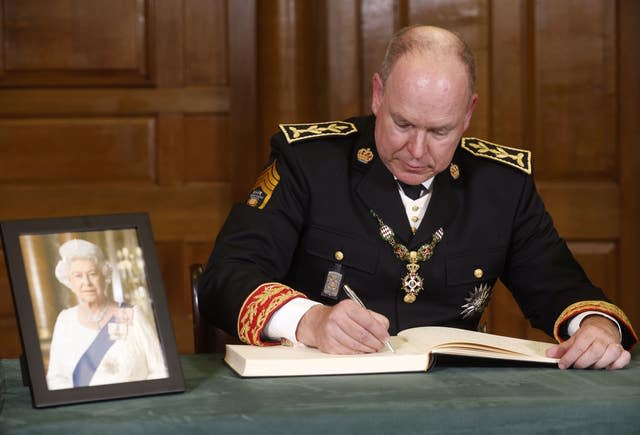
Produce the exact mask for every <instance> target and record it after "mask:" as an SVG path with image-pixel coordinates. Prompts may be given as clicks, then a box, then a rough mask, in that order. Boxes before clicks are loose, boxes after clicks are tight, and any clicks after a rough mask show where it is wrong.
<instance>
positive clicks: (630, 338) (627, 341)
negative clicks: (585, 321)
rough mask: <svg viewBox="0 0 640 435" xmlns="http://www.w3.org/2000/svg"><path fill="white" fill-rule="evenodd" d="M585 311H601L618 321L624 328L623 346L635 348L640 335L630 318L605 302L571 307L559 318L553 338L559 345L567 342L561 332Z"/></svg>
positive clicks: (580, 303) (590, 302) (554, 327)
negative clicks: (634, 328)
mask: <svg viewBox="0 0 640 435" xmlns="http://www.w3.org/2000/svg"><path fill="white" fill-rule="evenodd" d="M585 311H599V312H601V313H604V314H608V315H609V316H611V317H613V318H614V319H616V320H617V321H618V322H619V323H620V326H621V327H622V345H623V346H624V348H625V349H631V348H633V346H635V344H636V343H637V342H638V335H637V334H636V332H635V331H634V330H633V326H632V325H631V322H630V321H629V318H628V317H627V315H626V314H625V313H624V312H623V311H622V310H621V309H620V308H618V307H617V306H616V305H613V304H611V303H609V302H605V301H581V302H576V303H575V304H571V305H569V306H568V307H567V308H565V309H564V311H563V312H562V313H560V315H559V316H558V319H557V320H556V323H555V325H554V326H553V336H554V337H555V339H556V340H557V341H558V343H562V342H563V341H565V338H563V337H562V336H561V335H560V331H562V330H563V329H564V327H565V326H566V324H567V322H569V321H570V320H571V319H573V318H574V317H575V316H577V315H578V314H580V313H584V312H585Z"/></svg>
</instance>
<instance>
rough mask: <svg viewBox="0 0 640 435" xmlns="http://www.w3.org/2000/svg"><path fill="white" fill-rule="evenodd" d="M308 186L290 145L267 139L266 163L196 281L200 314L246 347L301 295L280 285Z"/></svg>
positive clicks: (301, 220) (304, 208)
mask: <svg viewBox="0 0 640 435" xmlns="http://www.w3.org/2000/svg"><path fill="white" fill-rule="evenodd" d="M307 201H308V188H307V184H306V181H305V178H304V176H303V173H302V170H301V168H300V164H299V162H298V159H297V157H296V155H295V152H294V149H293V147H291V146H290V145H289V144H287V143H286V142H285V141H284V140H283V138H282V135H276V136H274V139H272V153H271V157H270V161H269V163H268V165H267V166H266V168H265V169H264V171H263V172H262V173H261V174H260V175H259V176H258V179H257V181H256V184H255V186H254V188H253V189H252V191H251V192H250V194H249V195H248V199H247V202H246V203H244V204H237V205H235V206H234V207H233V209H232V210H231V212H230V214H229V216H228V218H227V220H226V222H225V224H224V226H223V228H222V229H221V231H220V233H219V235H218V238H217V240H216V244H215V248H214V250H213V252H212V254H211V257H210V259H209V262H208V264H207V267H206V268H205V271H204V272H203V274H202V276H201V278H200V282H199V299H200V307H201V311H202V313H203V314H204V316H205V317H207V318H208V319H209V320H210V321H211V322H212V323H214V324H216V326H218V327H220V328H222V329H224V330H226V331H227V332H228V333H230V334H232V335H238V336H239V337H240V339H241V340H243V341H244V342H247V343H251V344H266V343H265V342H263V341H262V332H263V329H264V327H265V326H266V324H267V322H268V320H269V319H270V317H271V315H272V314H273V313H274V312H275V311H277V309H278V308H279V307H280V306H282V305H284V304H286V303H287V302H288V301H290V300H292V299H294V298H298V297H305V296H304V295H303V294H302V293H300V292H297V291H295V290H294V289H291V288H289V287H288V286H286V285H284V284H281V283H280V282H281V281H282V280H284V278H285V276H286V273H287V271H288V270H289V268H290V264H291V261H292V258H293V256H294V253H295V250H296V247H297V245H298V239H299V234H300V232H301V229H302V226H303V223H304V220H305V215H306V212H307Z"/></svg>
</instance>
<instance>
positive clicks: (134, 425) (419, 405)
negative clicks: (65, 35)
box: [0, 351, 640, 435]
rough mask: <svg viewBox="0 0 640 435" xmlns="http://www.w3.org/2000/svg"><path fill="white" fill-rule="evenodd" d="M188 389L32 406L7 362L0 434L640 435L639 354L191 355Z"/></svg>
mask: <svg viewBox="0 0 640 435" xmlns="http://www.w3.org/2000/svg"><path fill="white" fill-rule="evenodd" d="M181 363H182V366H183V370H184V374H185V379H186V383H187V391H186V392H185V393H182V394H168V395H159V396H151V397H149V396H147V397H142V398H136V399H123V400H114V401H108V402H94V403H83V404H77V405H70V406H61V407H56V408H46V409H34V408H32V406H31V396H30V393H29V389H28V388H27V387H24V386H22V380H21V377H20V369H19V364H18V360H13V359H5V360H0V370H1V373H0V389H1V394H2V395H1V396H0V433H1V434H64V435H70V434H91V435H97V434H107V433H108V434H117V435H125V434H134V433H135V434H164V433H167V434H172V435H177V434H182V433H189V434H196V433H206V434H212V433H215V434H217V433H250V434H253V433H296V434H298V433H305V434H307V433H322V434H326V433H330V434H341V433H367V434H378V433H393V434H411V433H474V434H477V433H510V434H511V433H528V434H529V433H549V432H553V433H565V432H566V433H590V434H591V433H607V434H624V433H636V434H637V433H639V432H640V429H638V426H639V424H640V422H638V421H637V420H636V419H637V416H638V415H639V414H640V352H638V351H635V352H634V355H633V359H632V362H631V364H630V366H629V367H628V368H626V369H624V370H619V371H614V372H606V371H595V370H566V371H561V370H559V369H556V368H541V367H479V366H474V367H454V366H436V367H434V368H432V369H431V371H429V372H428V373H404V374H380V375H350V376H321V377H294V378H254V379H242V378H239V377H238V376H236V375H235V374H234V372H232V371H231V370H230V369H229V368H228V367H227V366H226V365H225V364H224V363H223V362H222V355H220V354H207V355H188V356H183V357H181Z"/></svg>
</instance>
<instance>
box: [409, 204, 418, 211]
mask: <svg viewBox="0 0 640 435" xmlns="http://www.w3.org/2000/svg"><path fill="white" fill-rule="evenodd" d="M419 209H420V207H418V206H417V205H414V206H413V207H411V210H413V211H418V210H419Z"/></svg>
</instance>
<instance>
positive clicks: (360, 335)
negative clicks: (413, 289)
mask: <svg viewBox="0 0 640 435" xmlns="http://www.w3.org/2000/svg"><path fill="white" fill-rule="evenodd" d="M388 329H389V320H388V319H387V318H386V317H385V316H383V315H382V314H378V313H376V312H373V311H369V310H367V309H365V308H362V307H361V306H360V305H358V304H357V303H355V302H354V301H352V300H349V299H346V300H343V301H341V302H339V303H338V304H336V305H334V306H333V307H329V306H327V305H316V306H314V307H312V308H311V309H309V311H307V312H306V313H305V315H304V316H302V318H301V319H300V322H299V323H298V329H297V331H296V337H297V339H298V341H301V342H302V343H304V344H306V345H307V346H312V347H317V348H318V349H320V350H321V351H323V352H326V353H340V354H354V353H370V352H377V351H378V350H380V349H381V348H382V347H383V346H384V343H385V342H386V341H387V340H389V332H388V331H387V330H388Z"/></svg>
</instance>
